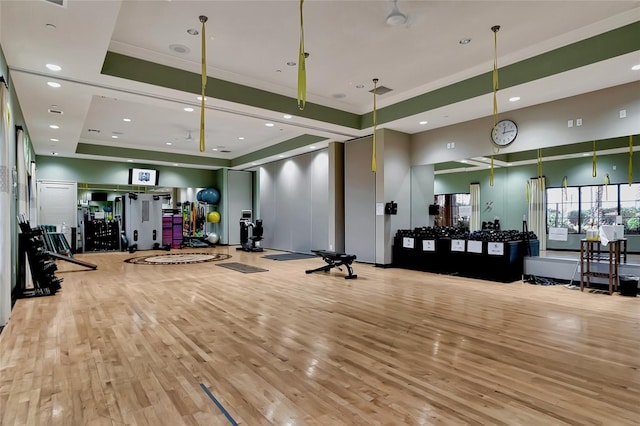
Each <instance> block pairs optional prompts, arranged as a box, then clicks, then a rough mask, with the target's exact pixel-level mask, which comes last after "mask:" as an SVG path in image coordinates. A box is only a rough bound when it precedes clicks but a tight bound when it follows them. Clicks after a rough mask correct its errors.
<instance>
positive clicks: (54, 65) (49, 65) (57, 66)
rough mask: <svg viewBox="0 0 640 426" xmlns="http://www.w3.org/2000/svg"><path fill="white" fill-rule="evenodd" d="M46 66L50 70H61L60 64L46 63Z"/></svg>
mask: <svg viewBox="0 0 640 426" xmlns="http://www.w3.org/2000/svg"><path fill="white" fill-rule="evenodd" d="M46 67H47V68H49V69H50V70H51V71H61V70H62V67H61V66H60V65H56V64H47V65H46Z"/></svg>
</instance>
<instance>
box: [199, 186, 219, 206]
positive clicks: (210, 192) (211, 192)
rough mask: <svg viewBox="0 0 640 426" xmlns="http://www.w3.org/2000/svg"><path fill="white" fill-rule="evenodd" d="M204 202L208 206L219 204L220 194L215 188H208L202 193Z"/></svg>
mask: <svg viewBox="0 0 640 426" xmlns="http://www.w3.org/2000/svg"><path fill="white" fill-rule="evenodd" d="M200 198H202V201H204V202H205V203H208V204H218V202H219V201H220V192H219V191H218V190H217V189H215V188H207V189H205V190H203V191H202V195H201V197H200Z"/></svg>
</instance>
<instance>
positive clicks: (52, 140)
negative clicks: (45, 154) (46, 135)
mask: <svg viewBox="0 0 640 426" xmlns="http://www.w3.org/2000/svg"><path fill="white" fill-rule="evenodd" d="M49 140H50V141H51V142H60V139H56V138H51V139H49Z"/></svg>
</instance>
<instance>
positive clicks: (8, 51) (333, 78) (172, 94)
mask: <svg viewBox="0 0 640 426" xmlns="http://www.w3.org/2000/svg"><path fill="white" fill-rule="evenodd" d="M398 5H399V8H400V10H401V11H402V12H403V13H406V14H407V15H409V21H408V23H407V24H406V25H403V26H400V27H390V26H388V25H387V24H386V22H385V18H386V16H387V15H388V14H389V12H390V11H391V8H392V3H391V2H390V1H383V0H379V1H364V0H363V1H320V0H318V1H313V0H308V1H306V2H305V3H304V20H305V50H306V51H307V52H309V53H310V56H309V58H308V60H307V91H308V94H307V100H308V101H309V102H313V103H316V104H320V105H325V106H328V107H332V108H337V109H340V110H344V111H348V112H352V113H356V114H364V113H367V112H369V111H371V109H372V101H373V98H372V95H371V94H370V93H369V92H368V91H369V90H370V89H372V88H373V83H372V79H373V78H374V77H375V78H379V79H380V84H381V85H384V86H387V87H389V88H391V89H393V91H392V92H390V93H388V94H385V95H381V96H379V97H378V107H384V106H387V105H391V104H394V103H397V102H399V101H402V100H405V99H409V98H411V97H413V96H416V95H419V94H422V93H426V92H429V91H431V90H434V89H437V88H440V87H444V86H447V85H449V84H452V83H455V82H458V81H461V80H464V79H466V78H470V77H473V76H476V75H479V74H482V73H486V72H488V71H490V70H491V67H492V63H493V33H492V32H491V30H490V28H491V27H492V26H493V25H500V26H501V29H500V31H499V33H498V52H499V57H498V64H499V65H500V66H505V65H508V64H512V63H515V62H518V61H522V60H524V59H526V58H530V57H532V56H535V55H539V54H541V53H544V52H547V51H549V50H552V49H555V48H558V47H560V46H564V45H567V44H570V43H573V42H576V41H579V40H583V39H585V38H588V37H591V36H594V35H597V34H601V33H603V32H606V31H609V30H612V29H615V28H618V27H620V26H623V25H626V24H629V23H632V22H636V21H639V20H640V2H638V1H545V2H539V1H402V0H400V1H399V2H398ZM298 13H299V2H298V1H297V0H288V1H286V0H285V1H268V0H262V1H237V0H236V1H206V2H205V1H189V0H172V1H171V0H156V1H153V0H140V1H117V0H108V1H99V0H94V1H80V0H68V1H65V5H64V7H60V6H57V5H53V4H51V3H48V2H46V1H45V0H29V1H24V0H20V1H11V0H2V1H1V2H0V23H1V25H0V28H1V29H0V44H1V45H2V49H3V51H4V54H5V56H6V59H7V62H8V64H9V67H10V69H11V77H12V80H13V83H14V84H15V88H16V92H17V93H18V97H19V101H20V105H21V108H22V110H23V113H24V115H25V119H26V122H27V126H28V130H29V133H30V135H31V139H32V142H33V144H34V147H35V149H36V153H37V154H38V155H51V153H52V152H57V153H58V154H59V155H62V156H67V157H80V158H101V159H115V160H118V161H126V160H129V159H130V158H122V157H118V156H114V157H111V156H109V157H105V156H100V157H97V156H91V155H79V154H76V153H75V151H76V146H77V144H78V143H79V142H80V143H84V144H92V145H102V146H113V147H126V148H133V149H140V150H148V151H155V152H158V151H159V152H168V153H175V154H188V155H193V156H199V157H201V158H202V159H203V163H202V167H210V166H209V165H207V161H208V160H211V159H215V158H219V159H233V158H236V157H239V156H241V155H245V154H248V153H251V152H254V151H256V150H259V149H262V148H265V147H268V146H271V145H274V144H277V143H279V142H283V141H286V140H289V139H292V138H295V137H297V136H301V135H304V134H310V135H316V136H320V137H322V138H324V139H326V140H327V141H328V140H338V141H344V140H348V139H351V138H354V137H359V136H363V135H366V134H369V133H371V129H363V130H357V129H351V128H346V127H342V126H338V125H335V124H331V123H326V122H321V121H317V120H313V119H308V118H301V117H296V116H294V117H292V118H290V119H285V118H283V115H282V113H280V112H278V111H271V110H268V109H261V108H256V107H251V106H247V105H243V104H240V103H234V102H229V101H221V100H218V99H215V96H214V97H213V98H211V99H208V100H207V109H206V132H205V134H206V151H205V152H203V153H200V152H199V143H198V138H199V121H200V117H199V116H200V114H199V111H200V108H199V102H198V101H197V99H196V98H195V95H194V94H192V93H186V92H182V91H178V90H173V89H167V88H163V87H159V86H153V85H149V84H146V83H140V82H136V81H132V80H125V79H122V78H117V77H112V76H109V75H104V74H101V69H102V65H103V62H104V58H105V55H106V52H107V51H112V52H116V53H120V54H124V55H127V56H132V57H136V58H140V59H144V60H147V61H151V62H155V63H158V64H163V65H167V66H171V67H175V68H180V69H184V70H188V71H192V72H195V73H200V70H201V65H200V61H201V57H200V42H201V41H200V36H192V35H189V34H188V33H187V29H190V28H196V29H200V23H199V21H198V16H199V15H206V16H208V18H209V20H208V22H207V24H206V33H207V64H208V67H207V73H208V75H209V76H210V77H216V78H220V79H223V80H227V81H230V82H234V83H239V84H243V85H247V86H250V87H254V88H258V89H262V90H267V91H270V92H273V93H278V94H281V95H285V96H288V97H290V98H291V102H292V103H293V104H294V105H295V102H296V101H295V96H296V90H297V67H296V66H288V65H287V64H286V63H287V62H288V61H297V54H298V42H299V33H300V23H299V15H298ZM47 24H52V25H54V26H55V28H53V27H51V25H49V26H47ZM462 38H470V39H471V40H472V41H471V43H469V44H467V45H461V44H459V40H460V39H462ZM171 45H181V46H186V48H187V49H188V50H190V51H189V52H188V53H184V54H179V53H176V52H175V51H172V50H171V49H170V46H171ZM47 63H55V64H58V65H60V66H62V71H60V72H57V73H56V72H52V71H49V70H48V69H47V68H46V67H45V64H47ZM637 63H640V53H639V52H638V51H636V52H634V53H631V54H627V55H624V56H620V57H617V58H613V59H610V60H607V61H602V62H598V63H595V64H593V65H590V66H586V67H582V68H579V69H576V70H571V71H567V72H564V73H561V74H557V75H554V76H551V77H547V78H545V79H542V80H537V81H533V82H529V83H526V84H523V85H520V86H516V87H512V88H509V89H506V90H504V91H501V92H500V98H499V104H500V110H501V111H508V110H509V109H515V108H522V107H526V106H530V105H535V104H539V103H543V102H548V101H552V100H556V99H559V98H563V97H567V96H572V95H576V94H580V93H585V92H589V91H593V90H598V89H601V88H605V87H610V86H614V85H618V84H623V83H627V82H630V81H635V80H638V79H640V75H639V74H640V73H639V72H635V73H634V72H632V71H631V70H630V68H631V66H632V65H634V64H637ZM49 81H55V82H58V83H60V84H61V87H59V88H51V87H49V86H47V82H49ZM358 85H363V86H364V87H363V88H357V86H358ZM212 90H213V92H214V93H215V88H213V89H212ZM512 95H517V96H520V97H521V101H520V102H518V103H509V102H508V101H507V99H508V97H510V96H512ZM185 107H192V108H194V111H193V112H186V111H184V108H185ZM48 109H56V110H61V111H63V112H64V114H63V115H56V114H51V113H49V112H48ZM490 114H491V99H490V96H489V95H487V96H481V97H477V98H472V99H468V100H466V101H462V102H458V103H455V104H451V105H448V106H445V107H442V108H438V109H435V110H431V111H425V112H423V113H420V114H416V115H413V116H410V117H404V118H402V119H399V120H395V121H393V122H389V123H385V124H384V125H383V126H382V127H388V128H392V129H395V130H399V131H403V132H407V133H416V132H421V131H425V130H428V129H430V128H435V127H440V126H445V125H450V124H454V123H457V122H462V121H466V120H470V119H474V118H479V117H483V116H487V115H490ZM123 118H129V119H131V122H124V121H123ZM420 120H427V121H429V124H428V125H426V126H421V125H419V124H418V121H420ZM266 122H272V123H274V124H275V126H273V127H266V126H265V123H266ZM50 124H57V125H59V126H60V128H59V129H56V130H54V129H50V128H49V125H50ZM90 129H92V130H99V131H100V132H99V133H98V132H96V131H90ZM189 134H190V135H191V138H190V139H189V138H188V137H189ZM112 136H118V138H117V139H115V138H112ZM240 137H243V138H244V139H243V140H240V139H239V138H240ZM52 138H53V139H58V141H55V142H54V141H51V139H52ZM167 142H169V143H171V145H168V144H167ZM324 144H326V142H325V143H324ZM322 145H323V144H322V143H321V144H316V145H315V146H316V147H318V146H322ZM213 149H217V151H213ZM305 149H308V148H306V147H304V148H300V149H298V150H295V151H290V152H284V153H282V155H291V154H295V153H299V152H301V151H303V150H305ZM223 150H226V151H230V152H228V153H223V152H221V151H223ZM270 159H271V158H264V159H262V161H268V160H270ZM135 160H136V161H144V158H136V159H135Z"/></svg>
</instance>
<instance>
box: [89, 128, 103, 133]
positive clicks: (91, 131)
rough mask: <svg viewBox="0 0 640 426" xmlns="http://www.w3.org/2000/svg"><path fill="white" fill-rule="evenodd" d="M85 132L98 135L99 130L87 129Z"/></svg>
mask: <svg viewBox="0 0 640 426" xmlns="http://www.w3.org/2000/svg"><path fill="white" fill-rule="evenodd" d="M87 132H89V133H100V130H98V129H87Z"/></svg>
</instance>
